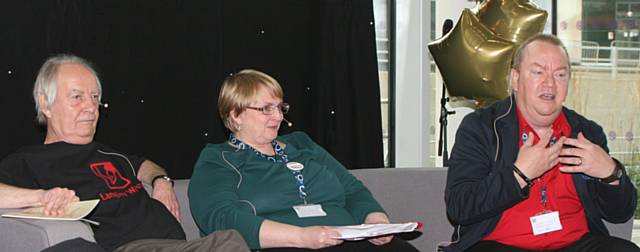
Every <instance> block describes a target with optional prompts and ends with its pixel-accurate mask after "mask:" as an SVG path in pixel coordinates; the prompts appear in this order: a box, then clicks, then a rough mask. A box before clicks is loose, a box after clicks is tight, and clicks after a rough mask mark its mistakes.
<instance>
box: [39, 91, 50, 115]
mask: <svg viewBox="0 0 640 252" xmlns="http://www.w3.org/2000/svg"><path fill="white" fill-rule="evenodd" d="M38 103H39V104H40V112H42V114H43V115H44V116H45V117H47V118H51V109H49V102H48V101H47V98H45V97H44V95H38Z"/></svg>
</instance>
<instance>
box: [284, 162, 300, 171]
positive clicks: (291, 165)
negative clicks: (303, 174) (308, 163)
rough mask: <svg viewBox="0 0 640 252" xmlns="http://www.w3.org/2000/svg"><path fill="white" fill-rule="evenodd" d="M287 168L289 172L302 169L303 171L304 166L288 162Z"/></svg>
mask: <svg viewBox="0 0 640 252" xmlns="http://www.w3.org/2000/svg"><path fill="white" fill-rule="evenodd" d="M287 168H289V170H291V171H302V169H304V165H303V164H301V163H298V162H289V163H287Z"/></svg>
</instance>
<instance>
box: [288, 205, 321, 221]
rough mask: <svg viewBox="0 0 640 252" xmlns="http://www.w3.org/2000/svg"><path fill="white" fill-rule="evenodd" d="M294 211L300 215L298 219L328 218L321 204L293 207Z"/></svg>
mask: <svg viewBox="0 0 640 252" xmlns="http://www.w3.org/2000/svg"><path fill="white" fill-rule="evenodd" d="M293 210H295V211H296V214H298V218H306V217H318V216H327V213H325V212H324V210H322V206H321V205H319V204H307V205H297V206H293Z"/></svg>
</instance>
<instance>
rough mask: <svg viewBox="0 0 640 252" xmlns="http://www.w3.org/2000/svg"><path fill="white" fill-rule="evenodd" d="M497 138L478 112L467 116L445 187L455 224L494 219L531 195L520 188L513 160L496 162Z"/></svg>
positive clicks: (447, 202)
mask: <svg viewBox="0 0 640 252" xmlns="http://www.w3.org/2000/svg"><path fill="white" fill-rule="evenodd" d="M494 139H495V136H494V134H493V129H491V127H490V126H489V125H483V124H482V123H481V120H480V116H479V114H478V113H471V114H469V115H467V116H466V117H465V118H464V119H463V121H462V123H461V125H460V127H459V128H458V131H457V133H456V142H455V144H454V146H453V150H452V152H451V158H450V160H449V169H448V172H447V185H446V189H445V202H446V205H447V214H448V216H449V218H450V220H451V221H452V222H453V223H455V224H460V225H470V224H473V223H477V222H480V221H483V220H487V219H490V218H493V217H495V216H498V215H500V214H502V212H504V211H505V210H506V209H508V208H510V207H511V206H513V205H515V204H516V203H518V202H520V201H522V200H524V199H526V198H527V197H528V196H529V188H528V187H525V188H524V189H520V186H519V184H518V182H517V180H516V178H515V176H514V175H513V168H512V165H513V162H511V161H498V162H494V155H495V151H494V150H495V148H496V143H495V140H494ZM502 148H509V147H505V146H502Z"/></svg>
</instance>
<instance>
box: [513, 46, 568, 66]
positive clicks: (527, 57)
mask: <svg viewBox="0 0 640 252" xmlns="http://www.w3.org/2000/svg"><path fill="white" fill-rule="evenodd" d="M554 51H555V52H554ZM524 61H529V62H530V63H532V64H537V65H545V63H550V61H555V63H560V64H563V65H565V66H566V65H568V64H569V59H568V58H567V56H566V55H565V53H564V50H563V49H562V47H560V46H558V45H554V44H551V43H549V42H545V41H534V42H531V44H529V45H528V46H527V47H526V48H525V50H524ZM558 61H560V62H558Z"/></svg>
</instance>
